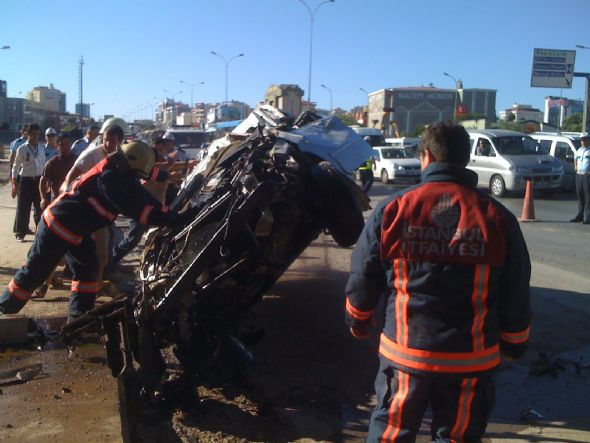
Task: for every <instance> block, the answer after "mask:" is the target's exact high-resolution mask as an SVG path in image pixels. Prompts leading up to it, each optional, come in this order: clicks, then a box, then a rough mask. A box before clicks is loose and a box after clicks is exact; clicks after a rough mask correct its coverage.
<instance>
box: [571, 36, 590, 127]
mask: <svg viewBox="0 0 590 443" xmlns="http://www.w3.org/2000/svg"><path fill="white" fill-rule="evenodd" d="M576 48H580V49H590V48H589V47H587V46H584V45H576ZM574 77H585V78H586V90H585V91H584V92H585V93H584V112H583V113H582V132H586V121H587V119H588V101H589V100H590V98H589V97H588V95H590V85H589V83H590V74H588V73H584V72H574Z"/></svg>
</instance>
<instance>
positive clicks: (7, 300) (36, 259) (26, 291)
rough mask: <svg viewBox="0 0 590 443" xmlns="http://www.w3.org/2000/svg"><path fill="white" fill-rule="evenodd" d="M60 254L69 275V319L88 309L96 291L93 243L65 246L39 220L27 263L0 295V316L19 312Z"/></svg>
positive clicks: (96, 270)
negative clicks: (70, 286)
mask: <svg viewBox="0 0 590 443" xmlns="http://www.w3.org/2000/svg"><path fill="white" fill-rule="evenodd" d="M64 255H65V256H66V260H67V262H68V265H69V266H70V269H71V270H72V274H73V276H72V295H71V299H70V306H69V316H70V318H73V317H77V316H79V315H81V314H83V313H84V312H86V311H89V310H90V309H92V308H93V307H94V302H95V300H96V293H97V292H98V290H99V282H98V281H97V280H98V260H97V257H96V247H95V243H94V240H93V239H92V238H91V237H90V236H86V237H84V239H83V240H82V242H81V243H80V244H79V245H72V244H69V243H67V242H65V241H64V240H62V239H61V238H60V237H58V236H57V235H55V234H54V233H53V232H52V231H51V230H50V229H49V228H48V227H47V225H46V224H45V222H44V221H42V222H41V223H39V226H38V229H37V233H36V234H35V241H34V242H33V245H32V246H31V249H29V253H28V256H27V263H26V264H25V266H23V267H22V268H21V269H20V270H19V271H18V272H17V273H16V274H15V276H14V277H13V279H12V280H11V281H10V283H9V285H8V287H7V288H6V289H4V292H3V293H2V295H1V296H0V313H5V314H15V313H17V312H18V311H20V310H21V309H22V308H23V306H24V305H25V304H26V303H27V301H28V300H29V298H30V297H31V294H32V293H33V291H34V290H35V289H37V288H38V287H39V286H41V285H42V284H43V282H44V281H45V280H46V279H47V277H48V276H49V275H50V274H51V272H52V271H53V269H54V268H55V267H56V266H57V265H58V263H59V262H60V260H61V258H62V257H63V256H64Z"/></svg>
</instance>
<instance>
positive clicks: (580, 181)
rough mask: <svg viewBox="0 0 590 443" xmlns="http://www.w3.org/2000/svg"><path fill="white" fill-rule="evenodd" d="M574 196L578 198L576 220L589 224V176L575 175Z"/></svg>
mask: <svg viewBox="0 0 590 443" xmlns="http://www.w3.org/2000/svg"><path fill="white" fill-rule="evenodd" d="M576 194H577V196H578V214H577V215H576V218H579V219H580V220H581V221H585V222H590V175H589V174H586V175H582V174H576Z"/></svg>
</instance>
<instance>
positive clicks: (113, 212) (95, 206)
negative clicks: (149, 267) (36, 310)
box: [0, 142, 181, 321]
mask: <svg viewBox="0 0 590 443" xmlns="http://www.w3.org/2000/svg"><path fill="white" fill-rule="evenodd" d="M155 158H156V154H155V151H154V150H153V149H152V148H150V147H149V146H148V145H146V144H145V143H142V142H131V143H125V144H122V145H120V146H119V147H117V150H116V151H115V152H114V153H112V154H110V155H109V156H108V157H107V158H105V159H104V160H102V161H101V162H100V163H98V164H97V165H96V166H95V167H94V168H92V169H91V170H89V171H88V172H87V173H85V174H84V175H82V176H81V177H80V179H79V180H78V181H77V182H76V183H74V186H73V188H72V190H71V191H68V192H65V193H63V194H61V195H60V196H59V197H57V198H56V199H55V200H54V201H53V202H52V203H51V204H50V205H49V206H48V207H47V209H45V211H44V212H43V217H42V222H41V223H39V227H38V230H37V233H36V236H35V241H34V243H33V245H32V246H31V249H30V250H29V253H28V258H27V263H26V265H25V266H23V267H22V268H21V269H20V270H19V271H18V272H17V273H16V275H15V276H14V278H13V279H12V280H11V281H10V283H9V284H8V287H7V288H6V289H5V290H4V292H3V293H2V295H1V296H0V313H7V314H8V313H16V312H18V311H20V309H21V308H22V307H23V306H24V305H25V303H26V302H27V301H28V300H29V298H30V296H31V294H32V293H33V291H34V290H35V289H36V288H37V287H39V286H40V285H41V284H42V283H43V282H44V281H45V279H46V278H47V276H48V275H49V274H50V273H51V271H52V270H53V269H54V268H55V266H56V265H57V264H58V263H59V261H60V259H61V258H62V257H63V256H64V255H65V256H66V260H67V262H68V264H69V266H70V267H71V269H72V273H73V277H72V295H71V299H70V306H69V316H68V319H69V321H71V320H73V319H75V318H76V317H78V316H80V315H81V314H83V313H85V312H86V311H88V310H90V309H92V308H93V307H94V302H95V299H96V293H97V292H98V290H99V289H100V281H98V262H97V257H96V250H95V242H94V240H93V239H92V238H91V236H90V234H91V233H92V232H94V231H96V230H97V229H99V228H102V227H104V226H108V225H110V224H111V223H113V222H114V221H115V219H116V218H117V215H118V214H119V213H122V214H124V215H126V216H128V217H131V218H134V219H137V220H138V221H139V222H140V223H142V224H145V225H157V226H163V225H174V224H176V223H177V222H178V221H179V220H180V218H181V216H180V215H179V214H177V213H175V212H172V211H170V212H169V211H168V210H167V208H166V207H165V206H162V204H161V203H160V202H158V201H157V200H156V199H155V198H154V197H152V195H151V194H150V193H149V192H148V191H146V190H145V188H144V187H143V186H141V185H140V184H139V181H138V178H144V179H146V178H147V179H149V178H155V177H156V175H158V173H159V171H158V170H157V168H154V163H155Z"/></svg>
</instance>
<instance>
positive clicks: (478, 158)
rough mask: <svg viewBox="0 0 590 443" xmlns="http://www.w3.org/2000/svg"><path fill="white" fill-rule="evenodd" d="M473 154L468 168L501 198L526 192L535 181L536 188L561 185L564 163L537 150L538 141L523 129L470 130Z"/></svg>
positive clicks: (550, 188) (551, 187) (479, 184)
mask: <svg viewBox="0 0 590 443" xmlns="http://www.w3.org/2000/svg"><path fill="white" fill-rule="evenodd" d="M468 132H469V137H470V139H471V157H470V160H469V164H468V165H467V168H468V169H471V170H472V171H475V172H476V173H477V176H478V186H480V187H485V188H488V189H489V190H490V192H491V193H492V194H493V195H494V196H496V197H501V196H502V195H504V193H505V192H506V191H522V190H524V189H525V187H526V181H527V180H532V182H533V185H534V188H535V189H546V190H553V189H558V188H559V187H560V186H561V181H562V178H563V166H562V165H561V163H559V161H557V160H556V159H555V158H553V157H551V156H550V155H546V154H540V153H539V152H537V143H536V141H535V140H533V139H532V138H531V137H529V136H528V135H526V134H524V133H522V132H516V131H506V130H502V129H486V130H483V131H468Z"/></svg>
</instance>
